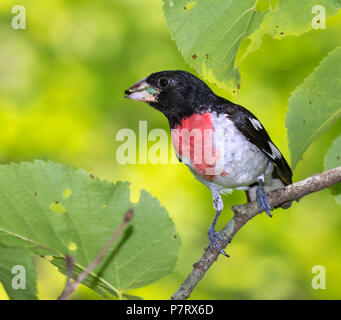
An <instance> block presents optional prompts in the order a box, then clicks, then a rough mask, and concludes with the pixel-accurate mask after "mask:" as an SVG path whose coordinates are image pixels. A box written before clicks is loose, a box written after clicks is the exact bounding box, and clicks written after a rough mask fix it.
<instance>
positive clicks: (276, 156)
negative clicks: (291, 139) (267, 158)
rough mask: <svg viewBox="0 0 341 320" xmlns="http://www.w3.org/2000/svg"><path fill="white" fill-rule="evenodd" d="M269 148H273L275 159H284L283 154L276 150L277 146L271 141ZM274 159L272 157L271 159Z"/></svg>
mask: <svg viewBox="0 0 341 320" xmlns="http://www.w3.org/2000/svg"><path fill="white" fill-rule="evenodd" d="M269 146H270V148H271V152H272V155H273V157H274V158H278V159H281V158H282V154H281V152H280V151H279V150H278V149H277V148H276V146H275V145H274V144H273V143H272V142H270V141H269ZM271 158H272V157H271Z"/></svg>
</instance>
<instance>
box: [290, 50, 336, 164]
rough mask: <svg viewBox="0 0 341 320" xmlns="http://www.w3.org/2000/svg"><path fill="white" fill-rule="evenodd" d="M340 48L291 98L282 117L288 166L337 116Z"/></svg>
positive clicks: (299, 157)
mask: <svg viewBox="0 0 341 320" xmlns="http://www.w3.org/2000/svg"><path fill="white" fill-rule="evenodd" d="M340 61H341V47H339V48H336V49H335V50H333V51H332V52H331V53H330V54H329V55H328V56H327V57H326V58H324V59H323V60H322V62H321V63H320V65H319V66H318V67H316V69H315V70H314V71H313V72H312V73H311V74H310V75H309V76H308V78H306V79H305V80H304V82H303V83H302V84H301V85H300V86H299V87H298V88H297V89H296V90H295V91H294V92H293V93H292V94H291V97H290V99H289V110H288V113H287V117H286V126H287V128H288V137H289V147H290V151H291V164H292V166H293V168H295V167H296V165H297V163H298V162H299V160H300V159H301V158H302V155H303V153H304V151H305V150H306V149H307V148H308V146H309V145H310V144H311V143H312V142H313V141H314V140H315V139H316V138H317V137H319V136H320V135H321V134H322V133H323V132H324V131H325V130H327V129H328V128H329V127H330V126H331V125H332V124H333V123H334V122H335V121H336V120H337V119H338V118H339V117H340V115H341V64H340Z"/></svg>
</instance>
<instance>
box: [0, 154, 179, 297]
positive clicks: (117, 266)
mask: <svg viewBox="0 0 341 320" xmlns="http://www.w3.org/2000/svg"><path fill="white" fill-rule="evenodd" d="M0 202H1V207H0V245H3V246H11V247H17V248H21V249H26V250H29V251H30V252H31V253H32V254H39V255H52V256H53V259H52V263H54V264H55V265H57V266H58V267H59V268H60V270H61V271H62V272H65V261H64V258H65V256H66V255H71V256H73V257H74V258H75V260H76V265H75V269H74V275H75V274H78V273H79V272H81V271H83V270H84V269H85V268H86V267H87V266H88V265H89V263H90V262H91V261H92V260H93V259H94V258H95V257H96V256H97V255H98V253H99V252H100V250H101V249H102V248H103V246H104V245H105V243H106V242H107V241H108V239H109V238H110V237H111V235H112V233H113V231H114V230H115V229H116V228H117V227H118V226H119V224H120V223H121V222H122V219H123V216H124V214H125V213H126V212H127V211H128V210H129V209H130V208H133V209H134V218H133V220H132V221H131V223H130V225H129V227H128V228H127V229H126V230H125V232H124V233H123V234H122V235H121V236H120V237H119V238H118V239H117V241H116V243H115V244H114V246H113V248H111V249H110V250H109V252H108V253H107V255H106V257H105V259H104V261H103V262H102V263H101V264H100V265H99V266H98V267H96V268H95V269H94V271H93V272H92V273H91V274H90V275H89V277H88V278H87V279H86V281H85V282H84V283H85V284H86V285H87V286H89V287H90V288H93V289H94V290H96V291H97V292H99V293H101V294H102V295H105V292H109V293H112V294H114V295H116V296H117V297H119V298H129V295H127V294H126V292H127V291H128V290H131V289H134V288H137V287H141V286H144V285H146V284H149V283H151V282H153V281H156V280H158V279H160V278H161V277H163V276H165V275H167V274H168V273H169V272H171V271H172V270H173V268H174V267H175V264H176V260H177V256H178V253H179V248H180V240H179V236H178V234H177V233H176V230H175V226H174V223H173V222H172V221H171V219H170V218H169V216H168V214H167V212H166V210H165V209H164V208H162V207H161V206H160V204H159V202H158V201H157V200H156V199H155V198H153V197H151V196H150V195H149V194H148V193H147V192H146V191H142V193H141V198H140V201H139V202H138V203H134V204H133V203H131V202H130V200H129V184H128V183H122V182H118V183H117V184H115V185H113V184H112V183H110V182H108V181H101V180H99V179H95V178H93V176H92V175H89V174H88V173H86V172H85V171H83V170H76V169H73V168H71V167H68V166H65V165H61V164H57V163H53V162H44V161H35V162H34V163H20V164H9V165H0ZM1 280H2V279H0V281H1Z"/></svg>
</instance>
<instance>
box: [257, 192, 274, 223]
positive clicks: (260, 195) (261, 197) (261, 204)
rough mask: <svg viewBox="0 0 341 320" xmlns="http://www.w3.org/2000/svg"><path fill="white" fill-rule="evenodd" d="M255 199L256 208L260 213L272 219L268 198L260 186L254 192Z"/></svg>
mask: <svg viewBox="0 0 341 320" xmlns="http://www.w3.org/2000/svg"><path fill="white" fill-rule="evenodd" d="M256 197H257V198H256V199H257V203H258V208H259V210H260V211H261V212H263V211H265V212H266V214H267V215H268V216H269V217H270V218H272V214H271V212H270V211H271V206H270V203H269V200H268V197H267V195H266V193H265V191H264V188H263V187H262V186H258V188H257V191H256Z"/></svg>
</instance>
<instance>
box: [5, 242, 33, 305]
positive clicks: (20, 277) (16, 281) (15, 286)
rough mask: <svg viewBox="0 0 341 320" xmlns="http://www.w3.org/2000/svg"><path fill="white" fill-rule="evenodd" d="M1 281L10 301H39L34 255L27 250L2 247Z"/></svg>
mask: <svg viewBox="0 0 341 320" xmlns="http://www.w3.org/2000/svg"><path fill="white" fill-rule="evenodd" d="M0 281H1V282H2V284H3V286H4V288H5V290H6V292H7V294H8V296H9V298H10V299H14V300H35V299H37V283H36V281H37V279H36V273H35V270H34V263H33V258H32V254H31V253H30V252H29V251H28V250H25V249H20V248H6V247H0Z"/></svg>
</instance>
